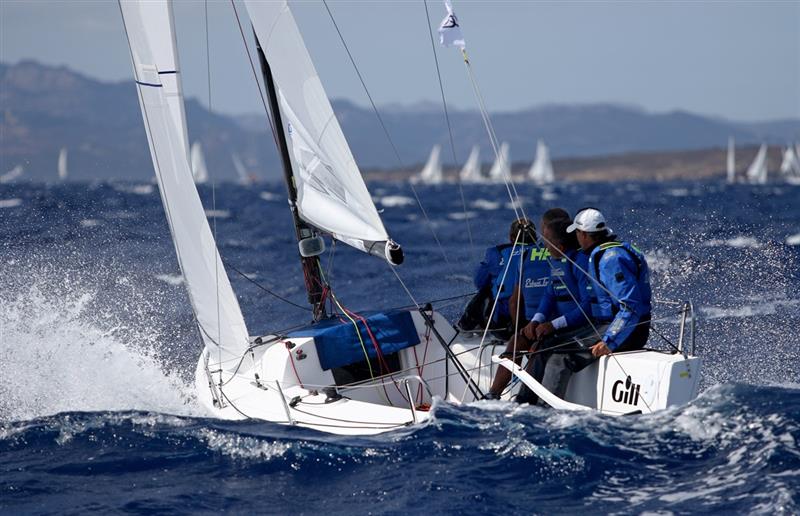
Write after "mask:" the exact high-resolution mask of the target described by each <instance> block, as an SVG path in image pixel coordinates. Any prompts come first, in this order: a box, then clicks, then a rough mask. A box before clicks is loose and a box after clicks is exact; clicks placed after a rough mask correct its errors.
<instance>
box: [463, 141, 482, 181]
mask: <svg viewBox="0 0 800 516" xmlns="http://www.w3.org/2000/svg"><path fill="white" fill-rule="evenodd" d="M480 160H481V158H480V148H478V146H477V145H473V146H472V150H471V151H470V153H469V157H468V158H467V161H466V162H465V163H464V166H463V167H462V168H461V171H460V172H459V173H458V178H459V179H460V180H461V182H462V183H482V182H484V181H485V179H484V177H483V174H481V161H480Z"/></svg>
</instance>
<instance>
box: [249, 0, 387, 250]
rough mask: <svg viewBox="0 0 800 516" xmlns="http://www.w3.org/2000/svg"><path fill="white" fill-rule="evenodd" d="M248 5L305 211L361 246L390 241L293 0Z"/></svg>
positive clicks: (299, 204)
mask: <svg viewBox="0 0 800 516" xmlns="http://www.w3.org/2000/svg"><path fill="white" fill-rule="evenodd" d="M245 6H246V7H247V13H248V15H249V16H250V20H251V22H252V23H253V29H254V30H255V33H256V36H257V37H258V40H259V43H260V45H261V48H262V49H263V51H264V55H265V57H266V59H267V61H268V62H269V68H270V71H271V74H272V77H273V80H274V82H275V87H276V90H277V97H278V101H279V108H280V110H281V119H282V122H283V125H284V132H285V134H286V140H287V145H288V147H289V155H290V160H291V164H292V172H293V180H294V185H295V188H296V190H297V199H296V206H297V212H298V216H299V217H300V218H301V219H302V220H303V221H304V222H306V223H308V224H310V225H311V226H313V227H315V228H318V229H319V230H320V231H322V232H325V233H329V234H331V235H332V236H333V237H334V238H336V239H337V240H340V241H342V242H344V243H346V244H348V245H351V246H353V247H355V248H357V249H359V250H361V251H364V252H367V253H369V252H370V248H371V246H372V245H373V243H374V242H381V241H389V240H390V238H389V236H388V234H387V232H386V229H385V228H384V226H383V222H382V221H381V218H380V216H379V215H378V210H377V209H376V208H375V205H374V204H373V202H372V198H371V196H370V194H369V192H368V191H367V187H366V185H365V184H364V180H363V178H362V177H361V172H360V171H359V169H358V165H357V164H356V161H355V158H354V157H353V154H352V152H351V150H350V147H349V146H348V144H347V141H346V139H345V137H344V133H343V132H342V129H341V126H340V125H339V121H338V119H337V118H336V115H335V113H334V112H333V108H332V106H331V104H330V101H329V100H328V96H327V95H326V93H325V89H324V88H323V86H322V82H321V81H320V79H319V76H318V74H317V71H316V69H315V68H314V64H313V62H312V61H311V57H310V56H309V54H308V50H307V49H306V46H305V43H304V42H303V38H302V36H301V34H300V31H299V29H298V27H297V24H296V23H295V20H294V16H293V15H292V12H291V9H289V5H288V3H287V2H286V1H282V2H259V1H254V0H246V1H245Z"/></svg>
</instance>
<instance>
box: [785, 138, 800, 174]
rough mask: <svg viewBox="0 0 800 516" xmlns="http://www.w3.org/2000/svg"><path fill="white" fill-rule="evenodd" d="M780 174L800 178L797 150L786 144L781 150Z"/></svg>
mask: <svg viewBox="0 0 800 516" xmlns="http://www.w3.org/2000/svg"><path fill="white" fill-rule="evenodd" d="M781 174H783V175H784V176H786V177H797V178H800V160H798V156H797V151H796V150H795V148H794V147H793V146H791V145H788V146H787V147H786V150H784V151H783V161H782V162H781Z"/></svg>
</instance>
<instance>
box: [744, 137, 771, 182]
mask: <svg viewBox="0 0 800 516" xmlns="http://www.w3.org/2000/svg"><path fill="white" fill-rule="evenodd" d="M747 180H748V181H750V182H751V183H753V184H759V185H763V184H764V183H766V182H767V144H766V143H762V144H761V148H759V149H758V154H756V157H755V159H754V160H753V162H752V163H751V164H750V167H749V168H748V169H747Z"/></svg>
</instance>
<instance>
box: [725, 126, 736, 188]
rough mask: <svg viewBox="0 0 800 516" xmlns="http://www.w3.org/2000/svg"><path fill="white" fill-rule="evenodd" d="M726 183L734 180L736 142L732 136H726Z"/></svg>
mask: <svg viewBox="0 0 800 516" xmlns="http://www.w3.org/2000/svg"><path fill="white" fill-rule="evenodd" d="M727 165H728V175H727V178H728V183H735V182H736V142H735V141H734V140H733V136H731V137H730V138H728V162H727Z"/></svg>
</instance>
